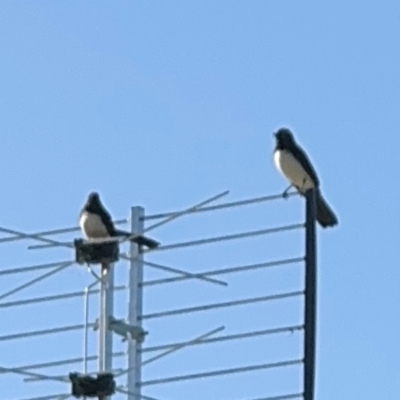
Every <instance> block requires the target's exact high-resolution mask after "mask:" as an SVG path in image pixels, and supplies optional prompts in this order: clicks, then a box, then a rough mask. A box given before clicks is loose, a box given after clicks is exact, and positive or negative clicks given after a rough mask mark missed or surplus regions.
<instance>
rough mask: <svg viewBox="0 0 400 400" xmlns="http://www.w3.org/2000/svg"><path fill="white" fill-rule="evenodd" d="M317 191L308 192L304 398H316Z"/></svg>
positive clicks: (310, 399)
mask: <svg viewBox="0 0 400 400" xmlns="http://www.w3.org/2000/svg"><path fill="white" fill-rule="evenodd" d="M316 243H317V235H316V191H315V190H313V189H311V190H308V191H307V193H306V257H305V263H306V268H305V270H306V271H305V273H306V276H305V322H304V400H314V391H315V353H316V351H315V348H316V318H317V315H316V314H317V244H316Z"/></svg>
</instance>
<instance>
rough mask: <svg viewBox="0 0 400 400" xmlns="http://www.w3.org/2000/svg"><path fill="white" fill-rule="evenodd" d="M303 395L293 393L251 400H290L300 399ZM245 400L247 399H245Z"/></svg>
mask: <svg viewBox="0 0 400 400" xmlns="http://www.w3.org/2000/svg"><path fill="white" fill-rule="evenodd" d="M302 398H303V393H293V394H286V395H285V394H284V395H281V396H273V397H262V398H257V399H251V400H291V399H302ZM246 400H247V399H246Z"/></svg>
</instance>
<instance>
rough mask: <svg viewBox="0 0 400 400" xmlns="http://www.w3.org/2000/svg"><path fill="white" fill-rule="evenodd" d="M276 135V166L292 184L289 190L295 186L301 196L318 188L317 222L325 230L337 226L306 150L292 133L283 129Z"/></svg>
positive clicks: (335, 218)
mask: <svg viewBox="0 0 400 400" xmlns="http://www.w3.org/2000/svg"><path fill="white" fill-rule="evenodd" d="M274 135H275V139H276V146H275V151H274V161H275V165H276V167H277V169H278V170H279V171H280V172H282V174H283V175H284V176H285V177H286V178H287V179H288V180H289V182H290V183H291V185H290V186H289V188H290V187H291V186H294V187H295V188H296V189H297V190H298V191H299V193H301V194H303V193H305V192H306V191H307V190H309V189H312V188H316V189H317V190H316V206H317V210H316V211H317V212H316V214H317V217H316V218H317V221H318V222H319V224H320V225H321V226H322V227H323V228H326V227H332V226H335V225H337V224H338V220H337V217H336V215H335V213H334V212H333V210H332V209H331V208H330V206H329V205H328V203H327V202H326V201H325V199H324V198H323V197H322V194H321V189H320V182H319V178H318V176H317V173H316V172H315V169H314V167H313V166H312V164H311V162H310V160H309V158H308V157H307V155H306V153H305V152H304V150H303V149H302V148H301V147H300V146H299V145H298V144H297V143H296V141H295V139H294V137H293V134H292V132H291V131H290V130H289V129H286V128H281V129H279V130H278V131H277V132H276V133H275V134H274ZM289 188H288V189H289ZM288 189H286V191H285V193H286V192H287V190H288Z"/></svg>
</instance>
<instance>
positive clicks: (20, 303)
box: [0, 282, 128, 308]
mask: <svg viewBox="0 0 400 400" xmlns="http://www.w3.org/2000/svg"><path fill="white" fill-rule="evenodd" d="M96 283H97V282H96ZM127 288H128V287H127V286H125V285H121V286H115V287H114V291H121V290H126V289H127ZM98 293H100V290H99V289H93V290H90V291H89V293H88V294H89V296H91V295H93V294H98ZM83 296H85V292H84V291H81V292H70V293H64V294H57V295H53V296H44V297H30V298H28V299H25V300H17V301H10V302H7V303H0V308H7V307H17V306H24V305H27V304H36V303H44V302H48V301H51V302H54V301H57V300H65V299H71V298H74V297H83Z"/></svg>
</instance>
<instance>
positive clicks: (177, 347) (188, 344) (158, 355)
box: [116, 326, 225, 377]
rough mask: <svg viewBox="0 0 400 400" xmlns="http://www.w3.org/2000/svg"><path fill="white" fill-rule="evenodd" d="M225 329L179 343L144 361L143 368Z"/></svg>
mask: <svg viewBox="0 0 400 400" xmlns="http://www.w3.org/2000/svg"><path fill="white" fill-rule="evenodd" d="M224 329H225V327H224V326H221V327H219V328H217V329H213V330H212V331H210V332H207V333H205V334H203V335H200V336H198V337H196V338H194V339H193V340H190V341H189V342H183V343H179V344H178V345H176V346H175V347H173V348H170V349H168V350H166V351H163V352H162V353H160V354H157V355H156V356H154V357H150V358H148V359H147V360H146V361H143V362H142V364H141V366H142V367H143V366H145V365H148V364H151V363H152V362H154V361H157V360H160V359H161V358H164V357H166V356H168V355H170V354H172V353H175V352H177V351H179V350H181V349H183V348H185V347H188V346H190V345H192V344H196V343H200V342H201V341H202V340H203V339H206V338H208V337H210V336H212V335H215V334H216V333H218V332H221V331H222V330H224ZM128 372H129V369H127V370H125V371H123V372H121V373H120V374H118V375H116V377H120V376H121V375H125V374H126V373H128Z"/></svg>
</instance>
